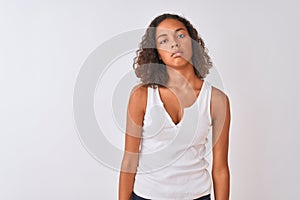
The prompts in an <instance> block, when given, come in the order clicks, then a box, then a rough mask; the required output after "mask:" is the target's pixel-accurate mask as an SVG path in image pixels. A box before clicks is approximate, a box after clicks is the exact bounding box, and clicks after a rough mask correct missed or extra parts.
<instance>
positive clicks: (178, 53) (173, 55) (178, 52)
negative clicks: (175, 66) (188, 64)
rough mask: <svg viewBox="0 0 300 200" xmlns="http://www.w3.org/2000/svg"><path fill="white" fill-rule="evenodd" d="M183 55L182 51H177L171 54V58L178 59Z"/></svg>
mask: <svg viewBox="0 0 300 200" xmlns="http://www.w3.org/2000/svg"><path fill="white" fill-rule="evenodd" d="M182 55H183V52H182V51H175V52H174V53H172V54H171V57H173V58H176V57H180V56H182Z"/></svg>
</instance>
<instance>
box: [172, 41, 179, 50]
mask: <svg viewBox="0 0 300 200" xmlns="http://www.w3.org/2000/svg"><path fill="white" fill-rule="evenodd" d="M174 47H179V44H178V42H177V41H174V42H173V44H172V45H171V48H172V49H173V48H174Z"/></svg>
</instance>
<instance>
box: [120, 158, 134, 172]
mask: <svg viewBox="0 0 300 200" xmlns="http://www.w3.org/2000/svg"><path fill="white" fill-rule="evenodd" d="M137 166H138V155H134V154H131V155H128V154H126V153H125V155H124V157H123V160H122V164H121V172H127V173H136V170H137Z"/></svg>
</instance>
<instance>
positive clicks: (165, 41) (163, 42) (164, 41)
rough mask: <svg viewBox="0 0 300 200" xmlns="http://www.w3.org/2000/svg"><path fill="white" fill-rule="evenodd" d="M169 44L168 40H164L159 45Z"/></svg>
mask: <svg viewBox="0 0 300 200" xmlns="http://www.w3.org/2000/svg"><path fill="white" fill-rule="evenodd" d="M167 42H168V40H167V39H164V40H162V41H160V42H159V44H165V43H167Z"/></svg>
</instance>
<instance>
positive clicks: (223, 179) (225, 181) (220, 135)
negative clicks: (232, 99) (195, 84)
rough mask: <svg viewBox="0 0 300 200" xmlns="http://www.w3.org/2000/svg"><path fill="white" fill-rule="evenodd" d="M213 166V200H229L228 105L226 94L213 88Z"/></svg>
mask: <svg viewBox="0 0 300 200" xmlns="http://www.w3.org/2000/svg"><path fill="white" fill-rule="evenodd" d="M211 116H212V126H213V129H212V135H213V164H212V178H213V185H214V195H215V200H229V193H230V172H229V167H228V146H229V128H230V103H229V99H228V97H227V95H226V94H224V93H223V92H222V91H221V90H218V89H217V88H214V87H213V90H212V99H211Z"/></svg>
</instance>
